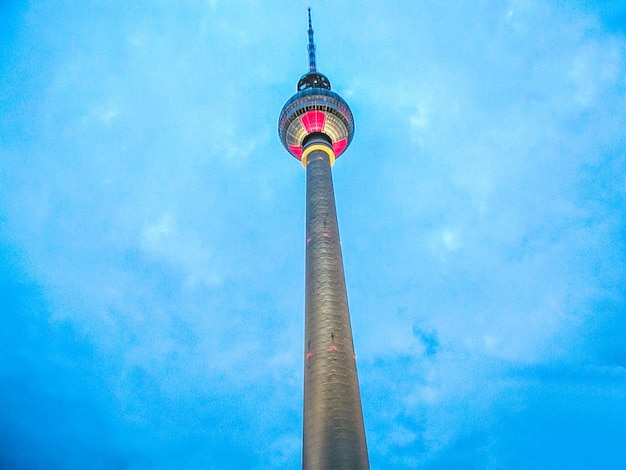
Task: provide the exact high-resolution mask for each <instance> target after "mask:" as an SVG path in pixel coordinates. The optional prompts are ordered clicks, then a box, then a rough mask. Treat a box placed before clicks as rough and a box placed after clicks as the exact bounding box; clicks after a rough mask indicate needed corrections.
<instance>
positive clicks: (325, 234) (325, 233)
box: [322, 232, 330, 237]
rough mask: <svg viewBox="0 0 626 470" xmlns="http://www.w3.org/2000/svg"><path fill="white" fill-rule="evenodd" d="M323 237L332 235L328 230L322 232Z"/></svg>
mask: <svg viewBox="0 0 626 470" xmlns="http://www.w3.org/2000/svg"><path fill="white" fill-rule="evenodd" d="M322 237H330V235H329V234H328V232H324V233H322Z"/></svg>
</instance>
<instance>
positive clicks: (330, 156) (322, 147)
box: [300, 144, 335, 168]
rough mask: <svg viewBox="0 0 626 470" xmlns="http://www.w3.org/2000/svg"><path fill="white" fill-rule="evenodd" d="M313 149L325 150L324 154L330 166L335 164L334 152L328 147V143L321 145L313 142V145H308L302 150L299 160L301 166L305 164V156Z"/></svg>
mask: <svg viewBox="0 0 626 470" xmlns="http://www.w3.org/2000/svg"><path fill="white" fill-rule="evenodd" d="M315 150H321V151H322V152H325V153H326V155H328V160H329V161H330V166H333V165H334V164H335V152H333V149H332V148H331V147H329V146H328V145H323V144H313V145H309V146H308V147H307V148H305V149H304V151H303V152H302V158H301V159H300V160H301V161H302V166H303V167H304V168H306V165H307V157H308V156H309V154H310V153H311V152H314V151H315Z"/></svg>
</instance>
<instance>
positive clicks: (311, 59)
mask: <svg viewBox="0 0 626 470" xmlns="http://www.w3.org/2000/svg"><path fill="white" fill-rule="evenodd" d="M307 32H308V33H309V44H308V46H307V50H308V51H309V72H317V66H316V65H315V41H314V40H313V24H312V23H311V8H310V7H309V30H308V31H307Z"/></svg>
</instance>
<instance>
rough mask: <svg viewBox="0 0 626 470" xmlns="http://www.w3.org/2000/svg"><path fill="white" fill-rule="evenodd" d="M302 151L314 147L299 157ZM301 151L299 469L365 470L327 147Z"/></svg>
mask: <svg viewBox="0 0 626 470" xmlns="http://www.w3.org/2000/svg"><path fill="white" fill-rule="evenodd" d="M310 146H311V148H316V150H312V151H310V152H307V150H308V149H307V148H306V147H310ZM324 147H327V148H324ZM305 152H307V154H308V158H307V159H306V162H305V164H306V175H307V176H306V179H307V183H306V240H307V244H306V294H305V295H306V307H305V367H304V433H303V456H302V468H303V469H305V470H312V469H316V470H317V469H320V470H322V469H323V470H328V469H369V461H368V456H367V445H366V441H365V429H364V425H363V412H362V409H361V397H360V394H359V383H358V377H357V370H356V357H355V353H354V345H353V341H352V328H351V325H350V314H349V311H348V298H347V294H346V283H345V277H344V270H343V260H342V256H341V245H340V242H339V228H338V224H337V212H336V208H335V195H334V191H333V181H332V174H331V155H332V148H331V147H330V145H328V144H325V143H321V142H320V141H319V140H317V141H314V142H309V144H308V145H306V146H305Z"/></svg>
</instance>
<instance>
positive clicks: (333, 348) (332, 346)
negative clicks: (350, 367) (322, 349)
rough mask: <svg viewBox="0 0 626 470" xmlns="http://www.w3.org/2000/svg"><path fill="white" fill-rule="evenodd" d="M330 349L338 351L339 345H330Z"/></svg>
mask: <svg viewBox="0 0 626 470" xmlns="http://www.w3.org/2000/svg"><path fill="white" fill-rule="evenodd" d="M328 350H329V351H337V346H335V345H334V344H333V345H331V346H329V347H328Z"/></svg>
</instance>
